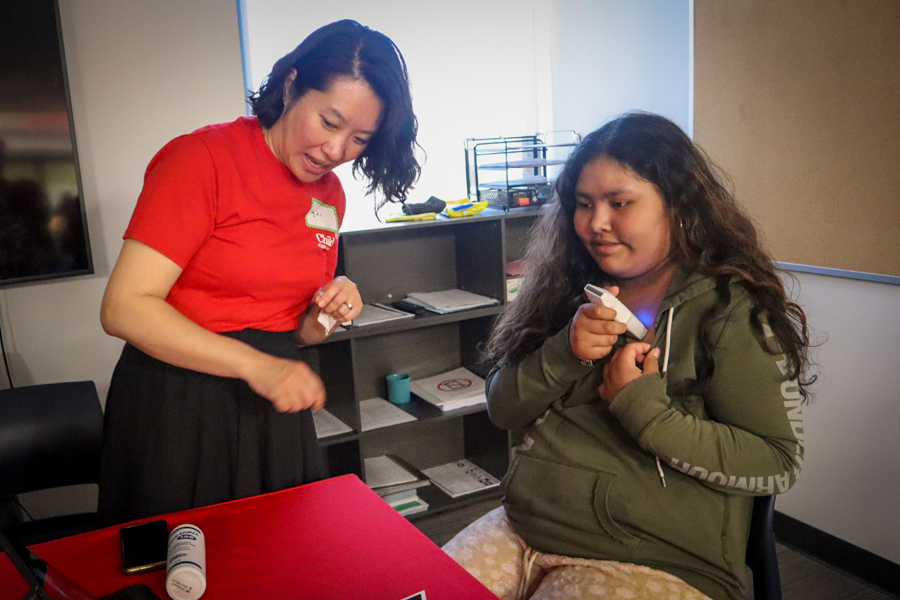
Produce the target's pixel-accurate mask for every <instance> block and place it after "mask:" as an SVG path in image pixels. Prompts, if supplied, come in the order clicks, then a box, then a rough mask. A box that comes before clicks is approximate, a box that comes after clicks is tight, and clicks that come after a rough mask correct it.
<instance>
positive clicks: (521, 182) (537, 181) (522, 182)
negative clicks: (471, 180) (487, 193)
mask: <svg viewBox="0 0 900 600" xmlns="http://www.w3.org/2000/svg"><path fill="white" fill-rule="evenodd" d="M553 180H554V178H550V177H520V178H518V179H507V180H505V181H489V182H485V183H479V184H478V187H479V188H482V189H496V190H503V189H506V188H510V187H522V186H529V185H547V184H549V183H552V182H553Z"/></svg>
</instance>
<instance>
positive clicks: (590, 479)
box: [504, 454, 641, 550]
mask: <svg viewBox="0 0 900 600" xmlns="http://www.w3.org/2000/svg"><path fill="white" fill-rule="evenodd" d="M504 483H505V488H506V504H507V509H508V510H509V511H510V512H514V513H520V514H522V513H526V514H529V515H532V516H534V517H537V518H538V519H540V520H543V521H548V522H551V523H556V524H558V525H560V526H562V527H561V529H562V530H565V529H566V528H571V529H576V530H579V531H584V532H587V533H590V534H594V535H598V536H602V537H605V538H612V539H613V540H615V541H616V542H618V543H619V544H621V545H622V546H624V547H626V548H628V549H631V550H634V549H636V548H637V547H638V546H639V545H640V543H641V542H640V539H638V538H637V537H635V536H633V535H631V534H630V533H628V532H627V531H625V530H624V529H623V528H622V527H621V526H619V525H618V524H617V523H616V522H615V521H614V520H613V518H612V515H611V514H610V504H611V503H612V502H614V498H615V491H616V475H614V474H613V473H607V472H605V471H596V470H592V469H583V468H580V467H572V466H569V465H563V464H559V463H553V462H549V461H545V460H541V459H539V458H534V457H531V456H527V455H524V454H519V455H518V456H517V457H516V459H515V461H514V462H513V466H512V468H511V469H510V472H509V475H508V477H507V478H506V481H505V482H504Z"/></svg>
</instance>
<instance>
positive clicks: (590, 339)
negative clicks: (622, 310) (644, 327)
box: [569, 286, 625, 360]
mask: <svg viewBox="0 0 900 600" xmlns="http://www.w3.org/2000/svg"><path fill="white" fill-rule="evenodd" d="M608 289H609V291H610V292H612V293H613V294H614V295H617V294H618V293H619V288H618V287H616V286H613V287H610V288H608ZM615 318H616V311H615V309H612V308H610V307H608V306H603V305H601V304H593V303H591V302H589V303H587V304H582V305H581V306H579V307H578V311H577V312H576V313H575V316H574V317H573V318H572V324H571V325H570V326H569V347H570V348H571V349H572V354H574V355H575V357H576V358H577V359H578V360H599V359H601V358H604V357H605V356H606V355H608V354H609V353H610V351H612V348H613V346H614V345H615V343H616V340H617V339H618V338H619V336H620V335H621V334H623V333H625V324H624V323H619V322H618V321H616V320H615Z"/></svg>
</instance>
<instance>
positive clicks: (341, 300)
mask: <svg viewBox="0 0 900 600" xmlns="http://www.w3.org/2000/svg"><path fill="white" fill-rule="evenodd" d="M313 302H314V303H315V304H316V306H318V307H319V310H320V311H321V312H323V313H325V314H328V315H331V316H332V317H334V319H335V320H336V321H337V322H338V323H346V322H347V321H350V320H352V319H355V318H356V317H358V316H359V313H360V312H362V306H363V302H362V298H361V297H360V295H359V291H358V290H357V289H356V284H355V283H353V282H352V281H350V280H349V279H347V278H346V277H344V276H343V275H341V276H340V277H335V278H334V279H332V280H331V281H329V282H328V283H326V284H325V285H324V286H322V287H321V288H320V289H319V291H318V292H316V294H315V296H313Z"/></svg>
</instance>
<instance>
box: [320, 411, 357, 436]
mask: <svg viewBox="0 0 900 600" xmlns="http://www.w3.org/2000/svg"><path fill="white" fill-rule="evenodd" d="M313 423H315V425H316V437H317V438H326V437H330V436H332V435H338V434H341V433H350V432H351V431H353V430H352V429H350V427H348V426H347V425H346V424H345V423H344V422H343V421H341V420H340V419H338V418H337V417H336V416H334V415H333V414H331V413H330V412H328V411H327V410H325V409H324V408H320V409H319V410H316V411H313Z"/></svg>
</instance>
